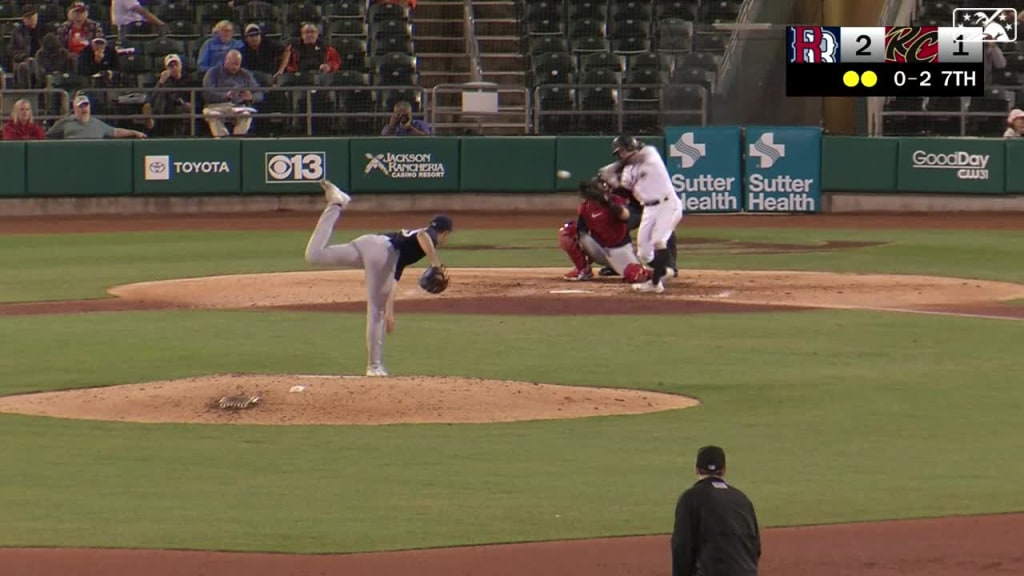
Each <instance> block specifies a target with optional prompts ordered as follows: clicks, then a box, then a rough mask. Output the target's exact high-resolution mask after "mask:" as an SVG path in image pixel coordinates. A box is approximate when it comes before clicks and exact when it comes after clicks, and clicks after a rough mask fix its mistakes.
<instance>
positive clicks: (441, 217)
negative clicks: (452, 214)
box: [430, 214, 452, 232]
mask: <svg viewBox="0 0 1024 576" xmlns="http://www.w3.org/2000/svg"><path fill="white" fill-rule="evenodd" d="M430 227H431V228H433V229H434V230H437V231H438V232H451V230H452V219H451V218H449V217H448V216H447V215H446V214H438V215H437V216H434V219H433V220H431V221H430Z"/></svg>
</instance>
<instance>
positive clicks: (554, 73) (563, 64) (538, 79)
mask: <svg viewBox="0 0 1024 576" xmlns="http://www.w3.org/2000/svg"><path fill="white" fill-rule="evenodd" d="M532 73H533V85H534V86H540V85H543V84H568V83H572V82H573V81H574V79H575V75H576V62H575V60H574V59H573V57H572V55H570V54H569V53H568V52H550V53H547V54H539V55H537V56H535V57H534V58H533V69H532Z"/></svg>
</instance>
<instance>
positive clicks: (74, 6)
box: [71, 2, 89, 12]
mask: <svg viewBox="0 0 1024 576" xmlns="http://www.w3.org/2000/svg"><path fill="white" fill-rule="evenodd" d="M88 9H89V8H88V6H86V5H85V2H73V3H72V4H71V10H73V11H75V12H78V11H79V10H88Z"/></svg>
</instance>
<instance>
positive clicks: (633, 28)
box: [610, 18, 651, 38]
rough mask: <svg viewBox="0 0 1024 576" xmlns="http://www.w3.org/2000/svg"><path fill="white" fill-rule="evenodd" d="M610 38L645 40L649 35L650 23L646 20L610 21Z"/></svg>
mask: <svg viewBox="0 0 1024 576" xmlns="http://www.w3.org/2000/svg"><path fill="white" fill-rule="evenodd" d="M610 28H611V36H612V38H647V37H649V36H650V35H651V23H650V21H648V20H634V19H632V18H629V19H623V20H619V19H616V20H612V23H611V26H610Z"/></svg>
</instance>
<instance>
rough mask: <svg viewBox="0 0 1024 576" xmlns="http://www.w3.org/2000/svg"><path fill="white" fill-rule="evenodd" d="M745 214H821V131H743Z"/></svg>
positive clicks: (780, 129) (753, 129) (771, 129)
mask: <svg viewBox="0 0 1024 576" xmlns="http://www.w3.org/2000/svg"><path fill="white" fill-rule="evenodd" d="M745 146H746V150H745V152H746V171H747V174H746V178H745V184H746V190H745V201H746V210H747V211H748V212H818V211H820V210H821V130H820V129H818V128H788V127H774V126H756V127H749V128H747V130H746V143H745Z"/></svg>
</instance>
